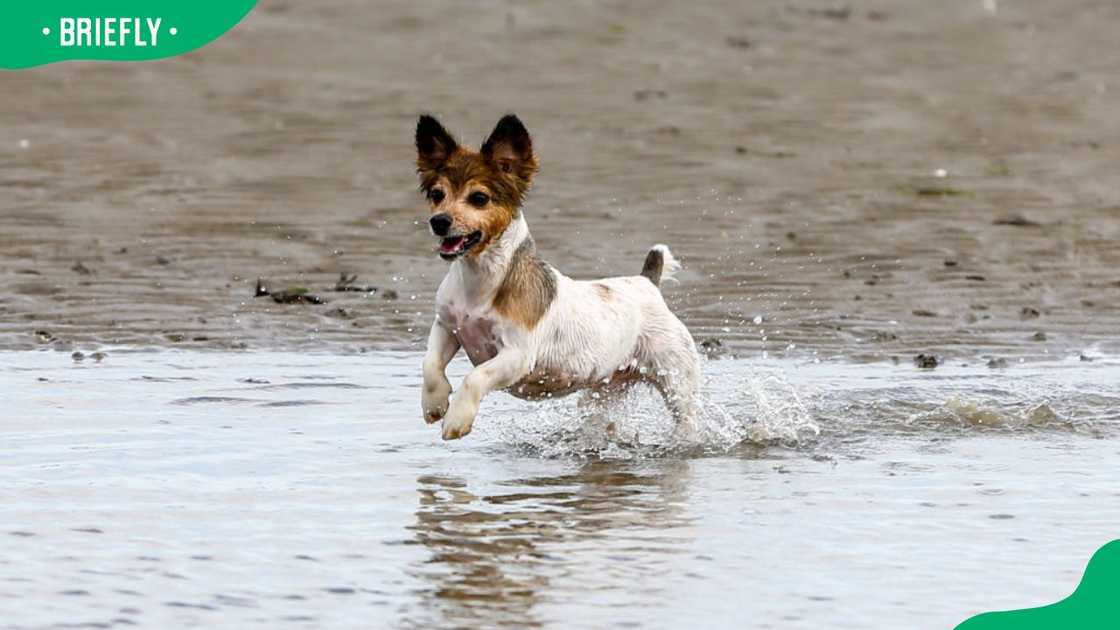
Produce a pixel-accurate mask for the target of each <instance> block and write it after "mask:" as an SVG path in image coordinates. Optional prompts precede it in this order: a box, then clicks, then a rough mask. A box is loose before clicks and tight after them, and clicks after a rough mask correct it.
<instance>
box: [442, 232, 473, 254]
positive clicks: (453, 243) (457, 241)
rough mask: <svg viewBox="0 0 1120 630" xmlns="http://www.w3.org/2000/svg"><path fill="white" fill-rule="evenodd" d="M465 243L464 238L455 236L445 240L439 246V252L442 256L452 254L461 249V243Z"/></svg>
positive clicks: (465, 239) (465, 238)
mask: <svg viewBox="0 0 1120 630" xmlns="http://www.w3.org/2000/svg"><path fill="white" fill-rule="evenodd" d="M466 241H467V237H465V236H455V237H452V238H445V239H443V241H442V242H441V243H440V244H439V251H440V252H441V253H443V254H454V253H455V252H457V251H459V250H460V249H462V248H463V243H465V242H466Z"/></svg>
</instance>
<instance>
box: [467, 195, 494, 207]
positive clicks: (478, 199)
mask: <svg viewBox="0 0 1120 630" xmlns="http://www.w3.org/2000/svg"><path fill="white" fill-rule="evenodd" d="M467 201H468V202H470V204H471V205H472V206H474V207H476V208H481V207H482V206H485V205H486V204H488V203H490V196H489V195H487V194H486V193H483V192H473V193H471V194H470V195H469V196H468V197H467Z"/></svg>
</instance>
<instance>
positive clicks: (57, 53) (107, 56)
mask: <svg viewBox="0 0 1120 630" xmlns="http://www.w3.org/2000/svg"><path fill="white" fill-rule="evenodd" d="M256 3H257V2H256V0H209V1H208V0H195V1H193V2H191V1H189V0H102V1H97V0H49V1H38V2H33V1H28V0H23V1H16V2H8V3H7V6H5V7H4V9H3V10H2V11H0V68H6V69H12V70H14V69H20V68H30V67H33V66H40V65H43V64H47V63H54V62H56V61H70V60H77V59H86V60H99V61H147V60H151V59H163V58H165V57H172V56H175V55H181V54H183V53H186V52H190V51H192V50H195V49H196V48H200V47H202V46H205V45H206V44H209V43H210V42H212V41H214V40H215V39H217V38H219V37H221V36H222V34H224V33H226V32H227V31H229V30H230V29H231V28H233V27H234V26H235V25H236V24H237V23H238V22H240V21H241V18H243V17H245V16H246V15H247V14H248V13H249V11H250V10H252V8H253V5H255V4H256Z"/></svg>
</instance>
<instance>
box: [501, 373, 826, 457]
mask: <svg viewBox="0 0 1120 630" xmlns="http://www.w3.org/2000/svg"><path fill="white" fill-rule="evenodd" d="M698 403H699V404H698V407H699V410H698V413H697V417H696V419H695V422H694V423H693V424H692V426H684V425H680V426H678V423H677V422H676V421H675V420H674V419H673V418H672V417H671V416H670V415H669V413H668V410H667V409H666V408H665V405H664V403H663V402H662V400H661V397H660V396H659V395H658V394H657V392H656V391H655V390H654V389H653V388H651V387H645V386H637V387H634V388H632V389H631V390H630V391H628V392H627V393H626V394H624V395H622V396H620V397H618V398H616V399H613V400H609V401H595V402H594V403H593V404H587V401H586V400H583V401H582V402H581V401H579V400H578V397H576V396H573V397H571V398H570V399H561V400H553V401H548V402H546V403H543V404H542V403H536V405H538V406H537V407H535V408H527V407H524V406H518V407H515V408H512V409H509V410H508V411H504V412H499V413H498V414H496V416H495V418H494V420H493V421H492V422H491V423H489V426H488V427H487V429H486V430H485V433H486V434H489V435H491V436H492V437H493V438H495V439H496V441H497V442H499V443H502V444H505V445H512V446H514V447H516V448H519V449H522V450H525V451H527V452H530V453H533V454H535V455H538V456H542V457H551V458H558V457H572V456H575V457H599V458H611V459H632V458H642V457H658V456H668V455H704V454H718V453H725V452H728V451H730V450H732V449H734V448H737V447H740V446H742V445H744V444H748V445H751V444H753V445H758V446H765V445H771V444H782V445H786V446H796V445H799V444H802V443H805V442H806V441H811V440H812V439H813V438H815V437H816V436H818V435H819V434H820V427H819V426H818V425H817V424H816V422H814V420H813V417H812V414H811V413H810V411H809V407H808V406H807V405H806V404H805V402H803V400H802V392H800V391H799V390H798V388H797V387H795V386H794V385H793V384H791V383H790V382H789V380H788V379H787V378H786V377H785V375H784V373H783V372H782V371H781V370H775V369H764V370H752V371H751V373H749V374H748V375H746V376H743V375H741V374H734V373H727V372H722V373H721V372H717V373H715V374H712V375H709V376H708V378H707V379H706V382H705V385H704V388H703V391H702V394H701V397H700V400H699V401H698ZM529 416H531V418H532V420H531V421H529V422H526V419H527V417H529Z"/></svg>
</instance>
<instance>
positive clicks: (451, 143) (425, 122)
mask: <svg viewBox="0 0 1120 630" xmlns="http://www.w3.org/2000/svg"><path fill="white" fill-rule="evenodd" d="M458 148H459V143H457V142H455V138H452V137H451V134H449V133H447V130H446V129H444V128H443V125H441V124H439V121H438V120H436V119H435V118H433V117H431V116H428V115H427V114H425V115H423V116H421V117H420V120H419V121H418V122H417V123H416V166H417V167H418V168H419V169H420V170H421V171H431V170H435V169H437V168H439V167H440V166H442V165H443V163H444V162H446V161H447V158H449V157H451V154H452V153H454V152H455V149H458Z"/></svg>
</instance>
